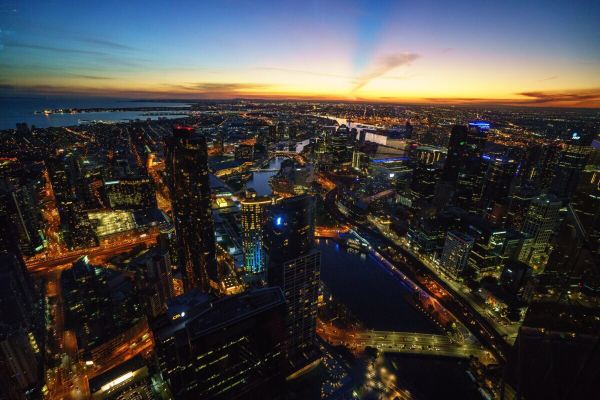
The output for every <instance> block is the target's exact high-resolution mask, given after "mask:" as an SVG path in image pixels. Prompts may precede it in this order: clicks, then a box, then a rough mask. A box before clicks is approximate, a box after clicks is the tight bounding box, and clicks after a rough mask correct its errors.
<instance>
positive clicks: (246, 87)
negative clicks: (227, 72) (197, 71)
mask: <svg viewBox="0 0 600 400" xmlns="http://www.w3.org/2000/svg"><path fill="white" fill-rule="evenodd" d="M167 86H170V87H172V88H175V89H180V90H186V91H194V92H199V93H239V92H245V91H252V90H268V89H272V88H273V85H269V84H264V83H240V82H225V83H216V82H188V83H184V84H181V85H167Z"/></svg>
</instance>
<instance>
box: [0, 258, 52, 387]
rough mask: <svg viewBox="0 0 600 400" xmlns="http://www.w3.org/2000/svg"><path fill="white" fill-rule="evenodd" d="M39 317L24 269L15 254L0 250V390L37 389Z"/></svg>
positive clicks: (40, 364)
mask: <svg viewBox="0 0 600 400" xmlns="http://www.w3.org/2000/svg"><path fill="white" fill-rule="evenodd" d="M40 316H41V312H40V310H39V307H38V305H37V304H36V296H35V292H34V290H33V287H32V286H31V282H30V281H29V280H28V276H27V272H26V271H25V266H24V265H23V263H22V262H20V261H19V259H18V258H17V256H16V255H15V254H13V253H8V252H1V251H0V321H1V323H0V371H2V372H3V374H4V375H5V376H4V378H5V380H6V382H5V384H6V385H7V387H3V388H2V390H6V391H7V392H8V391H9V390H11V391H16V392H20V393H24V392H26V391H29V390H36V389H39V388H40V387H41V385H42V381H43V378H42V375H43V358H44V354H43V334H44V333H45V332H44V330H43V324H42V321H41V318H40ZM0 383H2V382H1V381H0Z"/></svg>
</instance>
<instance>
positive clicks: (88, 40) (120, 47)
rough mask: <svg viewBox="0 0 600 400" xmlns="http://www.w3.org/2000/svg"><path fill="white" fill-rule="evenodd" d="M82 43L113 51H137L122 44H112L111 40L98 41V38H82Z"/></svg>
mask: <svg viewBox="0 0 600 400" xmlns="http://www.w3.org/2000/svg"><path fill="white" fill-rule="evenodd" d="M81 41H82V42H85V43H90V44H95V45H100V46H103V47H106V48H109V49H115V50H132V51H133V50H137V49H136V48H135V47H131V46H128V45H126V44H123V43H117V42H113V41H112V40H104V39H98V38H93V37H83V38H81Z"/></svg>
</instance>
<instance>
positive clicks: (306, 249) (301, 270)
mask: <svg viewBox="0 0 600 400" xmlns="http://www.w3.org/2000/svg"><path fill="white" fill-rule="evenodd" d="M314 239H315V199H314V197H312V196H308V195H302V196H296V197H290V198H286V199H283V200H281V201H280V202H279V203H277V204H276V205H274V206H272V207H270V208H269V211H268V215H267V223H266V224H265V227H264V246H265V251H266V254H267V282H268V284H269V286H279V287H281V289H282V290H283V294H284V296H285V300H286V313H287V314H286V330H287V353H288V360H289V361H290V363H291V367H292V368H293V369H297V368H301V367H303V366H304V365H306V364H307V363H309V362H310V361H312V359H313V356H314V343H315V335H316V321H317V295H318V289H319V275H320V272H321V253H320V252H318V251H317V250H316V249H315V247H314Z"/></svg>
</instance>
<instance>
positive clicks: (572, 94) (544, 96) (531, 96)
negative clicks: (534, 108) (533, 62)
mask: <svg viewBox="0 0 600 400" xmlns="http://www.w3.org/2000/svg"><path fill="white" fill-rule="evenodd" d="M516 94H518V95H519V96H524V97H526V98H527V100H526V101H527V102H529V103H535V104H546V103H564V104H565V105H578V104H582V103H590V102H599V101H600V88H591V89H578V90H563V91H528V92H521V93H516Z"/></svg>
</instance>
